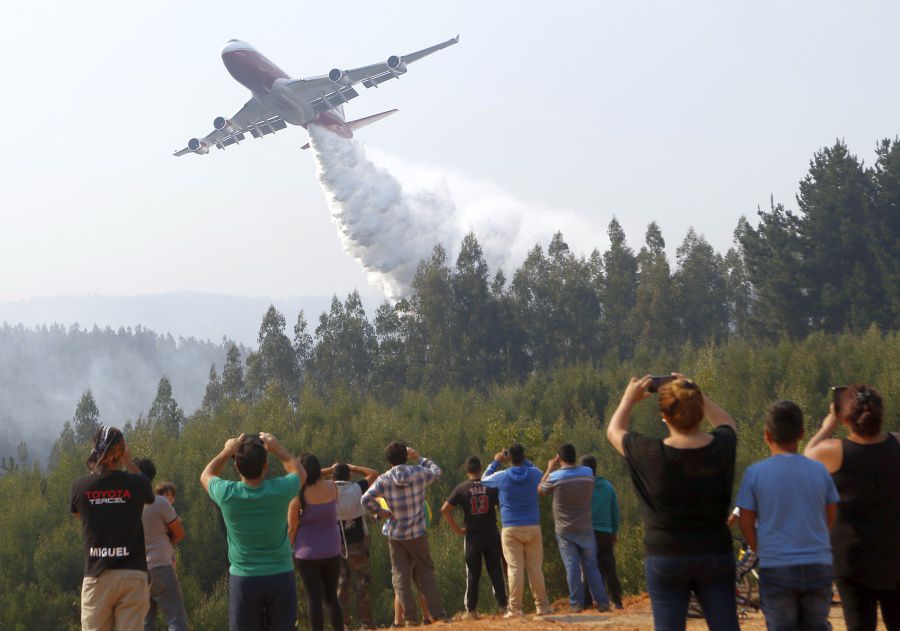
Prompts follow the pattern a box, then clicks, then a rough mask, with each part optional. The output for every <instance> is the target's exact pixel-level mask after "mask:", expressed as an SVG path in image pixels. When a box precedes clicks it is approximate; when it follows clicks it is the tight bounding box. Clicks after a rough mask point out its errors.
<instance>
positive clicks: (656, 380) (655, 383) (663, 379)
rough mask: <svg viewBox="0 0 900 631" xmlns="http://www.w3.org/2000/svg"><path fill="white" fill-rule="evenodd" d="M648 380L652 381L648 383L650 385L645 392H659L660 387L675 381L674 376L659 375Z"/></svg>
mask: <svg viewBox="0 0 900 631" xmlns="http://www.w3.org/2000/svg"><path fill="white" fill-rule="evenodd" d="M650 379H651V380H652V381H650V385H649V386H647V392H659V389H660V388H661V387H662V386H664V385H666V384H667V383H671V382H673V381H675V379H676V377H675V375H660V376H653V377H651V378H650Z"/></svg>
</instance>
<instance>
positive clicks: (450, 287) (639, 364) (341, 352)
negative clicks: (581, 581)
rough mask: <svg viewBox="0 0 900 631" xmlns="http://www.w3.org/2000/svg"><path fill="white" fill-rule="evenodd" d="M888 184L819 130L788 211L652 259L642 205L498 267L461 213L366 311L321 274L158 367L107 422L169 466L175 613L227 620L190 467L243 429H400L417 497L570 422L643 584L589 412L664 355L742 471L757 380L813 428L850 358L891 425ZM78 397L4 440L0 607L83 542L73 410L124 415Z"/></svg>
mask: <svg viewBox="0 0 900 631" xmlns="http://www.w3.org/2000/svg"><path fill="white" fill-rule="evenodd" d="M898 202H900V144H898V143H897V142H889V141H885V142H884V143H883V144H882V145H879V150H878V162H877V164H876V166H875V168H873V169H867V168H864V166H863V165H862V164H861V163H859V161H858V160H856V158H854V157H853V156H851V155H849V153H848V152H847V150H846V147H844V145H843V144H841V143H837V144H836V145H835V146H834V147H831V148H829V149H826V150H823V151H821V152H819V153H817V154H816V156H815V158H814V159H813V161H812V163H811V168H810V175H809V176H808V177H807V178H806V179H805V180H804V181H803V182H802V183H801V190H800V195H799V197H798V208H799V210H798V214H794V213H791V212H789V211H787V210H785V209H784V208H783V206H780V205H777V206H776V205H773V207H772V208H771V210H770V211H766V212H761V213H760V222H759V224H758V226H756V227H752V226H751V225H750V224H749V222H747V221H745V220H741V222H740V223H739V226H738V229H737V230H736V233H735V234H736V241H735V247H734V248H732V249H731V250H729V251H728V252H727V253H726V254H725V255H724V256H723V255H721V254H719V253H717V252H716V251H715V250H714V249H713V248H712V247H711V246H710V245H709V244H708V243H707V242H706V241H705V239H704V238H703V237H702V236H700V235H699V234H698V233H697V232H695V231H694V230H691V231H690V232H689V233H688V235H687V236H686V237H685V239H684V241H683V243H682V244H681V246H680V247H678V248H677V251H676V260H675V265H674V266H672V265H670V263H669V261H668V259H667V257H666V254H665V242H664V240H663V236H662V234H661V232H660V230H659V228H658V227H657V226H656V225H655V224H651V225H650V226H649V227H648V229H647V233H646V238H645V245H644V246H643V247H642V248H641V249H640V250H639V251H638V252H637V253H635V251H634V250H632V249H631V248H630V247H629V246H628V245H627V242H626V240H625V235H624V233H623V231H622V229H621V226H620V225H619V224H618V222H616V221H615V220H613V221H612V222H611V223H610V226H609V236H610V246H609V249H608V250H606V251H605V252H603V253H600V252H594V253H592V254H591V255H590V256H587V257H577V256H575V255H574V254H572V253H571V251H570V250H569V248H568V246H567V245H566V243H565V241H564V238H563V236H562V235H561V234H558V235H556V236H555V237H554V238H553V240H552V242H551V243H550V244H549V246H548V247H547V249H546V252H545V251H544V249H543V248H541V247H539V246H536V247H535V248H534V249H533V250H532V252H531V253H530V254H529V255H528V257H527V258H526V260H525V261H524V262H523V264H522V266H521V267H520V268H519V269H518V270H517V271H516V272H515V273H514V274H513V276H512V279H511V281H510V282H507V279H506V278H504V276H503V275H502V273H500V272H498V273H496V274H495V275H494V276H493V277H491V276H490V271H489V270H488V267H487V265H486V264H485V262H484V260H483V257H482V255H481V249H480V246H479V244H478V242H477V240H476V238H475V236H474V235H470V236H468V237H467V238H466V239H465V241H464V243H463V246H462V248H461V251H460V254H459V256H458V258H457V260H456V261H455V263H453V264H450V263H449V262H448V261H447V260H446V255H445V253H444V251H443V250H441V249H440V248H436V249H435V251H434V254H433V256H432V257H431V258H430V260H428V261H424V262H423V263H422V264H421V266H420V268H419V270H418V273H417V275H416V278H415V282H414V286H413V291H412V293H411V294H410V295H409V296H408V297H407V298H406V299H404V300H401V301H399V302H398V303H396V304H394V305H391V304H388V303H385V304H383V305H381V306H380V307H378V309H377V310H376V311H375V313H374V316H373V317H372V319H371V320H370V319H369V317H368V316H367V314H366V312H365V310H364V308H363V305H362V304H361V301H360V299H359V296H358V294H356V293H355V292H354V293H352V294H350V295H349V296H348V297H347V299H346V300H345V301H343V302H341V301H340V300H338V299H337V298H335V299H334V300H333V302H332V305H331V308H330V310H329V311H328V312H327V313H323V314H322V315H321V316H320V318H319V321H318V325H317V326H316V328H315V330H314V331H309V327H308V324H307V322H306V319H305V317H304V314H303V313H300V314H299V316H298V318H297V320H296V324H294V325H293V326H292V327H291V328H290V329H289V328H288V323H287V320H286V318H285V317H284V315H283V314H281V313H279V312H278V311H277V310H275V309H274V308H271V309H269V311H268V312H267V313H266V314H265V316H264V318H263V322H262V325H261V327H260V331H259V339H258V348H257V349H256V351H254V352H252V353H250V354H249V355H248V356H247V357H246V360H244V359H243V358H242V353H241V352H240V350H239V349H238V348H236V347H233V346H232V347H231V348H230V349H228V351H227V354H226V355H225V359H224V363H222V364H221V374H220V372H219V370H217V368H216V366H213V367H212V368H211V369H210V370H209V373H208V382H207V386H206V395H205V397H204V399H203V401H202V403H201V404H200V406H199V409H197V410H196V411H195V412H193V413H191V414H189V415H188V414H185V412H184V411H183V409H182V407H181V406H180V405H179V404H178V402H177V401H176V399H175V397H174V396H173V391H172V385H171V383H170V382H169V380H168V379H166V378H164V379H163V380H161V381H160V382H159V383H158V384H157V392H156V398H155V399H154V400H153V403H152V406H151V407H150V409H149V410H147V412H146V414H144V413H141V414H140V415H137V414H136V415H135V418H134V420H133V421H130V422H128V423H127V425H126V427H125V429H126V435H127V438H128V440H129V442H130V444H131V446H132V451H133V453H134V454H135V456H140V457H151V458H153V459H154V460H155V461H156V464H157V467H158V469H159V472H160V477H161V478H165V479H169V480H171V481H173V482H174V483H175V484H176V485H177V487H178V489H179V496H178V501H177V504H176V508H177V509H178V510H179V513H180V514H181V516H182V518H183V520H184V523H185V527H186V530H187V533H188V538H187V539H186V540H185V542H184V543H183V544H182V545H180V546H179V574H180V576H181V579H182V584H183V587H184V590H185V594H186V598H187V600H188V610H189V613H190V616H191V621H192V625H191V626H192V628H194V629H221V628H224V627H225V626H226V623H225V622H224V621H225V616H226V603H227V593H226V592H227V590H226V586H225V583H224V582H223V581H224V579H225V577H226V575H227V559H226V543H225V535H224V530H223V524H222V520H221V517H220V515H219V513H218V510H217V509H216V508H215V506H214V505H213V504H212V502H211V501H210V500H209V499H208V498H207V497H206V496H205V494H204V492H203V490H202V488H201V487H200V484H199V482H198V476H199V474H200V471H201V470H202V469H203V467H204V465H205V464H206V462H207V461H208V460H209V459H210V458H212V456H213V455H215V454H216V453H217V452H218V451H219V449H220V448H221V446H222V443H223V442H224V440H225V439H226V438H228V437H230V436H234V435H236V434H238V433H240V432H256V431H260V430H266V431H270V432H272V433H274V434H275V435H276V436H278V437H279V438H280V439H281V440H282V442H283V443H284V444H285V445H286V446H287V447H288V448H289V449H291V450H293V451H295V452H313V453H316V454H318V455H319V456H320V458H321V459H322V460H323V461H325V462H331V461H335V460H345V461H351V462H355V463H358V464H363V465H368V466H372V467H376V468H379V469H384V468H386V466H385V463H384V459H383V449H384V446H385V445H386V444H387V443H388V442H389V441H391V440H394V439H401V440H405V441H407V442H408V443H409V444H410V445H413V446H415V447H416V448H418V449H419V450H420V451H421V452H422V453H423V454H424V455H427V456H429V457H432V458H434V459H435V460H436V461H437V462H438V463H439V464H440V465H441V466H442V467H443V468H444V475H443V476H442V478H441V479H440V481H439V482H437V483H436V484H435V485H434V486H433V487H432V488H431V490H430V491H429V501H430V502H431V503H432V506H433V507H434V508H435V509H437V508H438V507H439V505H440V503H441V502H442V501H443V500H444V499H445V498H446V497H447V495H448V494H449V492H450V490H451V489H452V487H453V486H454V485H455V484H456V483H458V482H459V481H460V480H461V479H463V477H464V475H463V472H462V463H463V462H464V460H465V458H466V457H467V456H469V455H470V454H479V455H481V456H482V458H484V459H487V458H489V457H490V455H491V454H493V453H494V452H496V451H498V450H500V449H501V448H502V447H504V446H508V445H509V444H510V443H511V442H512V441H513V440H520V441H522V442H523V444H525V445H526V449H527V450H528V452H529V454H530V456H531V457H532V458H533V459H534V460H535V462H536V463H538V464H539V465H543V464H544V463H545V462H546V460H547V459H548V458H549V457H550V456H551V455H552V453H553V450H554V449H555V446H556V445H557V444H559V443H561V442H565V441H571V442H573V443H574V444H576V445H577V447H578V448H579V451H580V452H581V453H587V452H591V453H594V454H595V455H596V456H597V458H598V461H599V463H600V470H601V472H602V473H603V474H604V475H606V476H607V477H608V478H609V479H610V480H611V481H612V482H613V484H614V485H615V486H616V488H617V489H618V491H619V496H620V501H621V504H622V514H623V520H624V525H623V530H622V533H621V539H620V544H619V547H618V557H619V562H620V572H621V575H622V578H623V584H624V586H625V588H626V590H628V591H636V590H638V589H640V588H641V587H642V581H643V578H642V571H641V558H642V553H641V545H640V536H641V533H640V526H639V522H638V517H637V503H636V499H635V497H634V495H633V493H632V491H631V486H630V482H629V481H628V479H627V474H626V472H625V469H624V465H623V462H622V459H621V458H620V457H619V456H618V454H616V453H615V452H614V451H613V450H612V448H611V447H610V446H609V444H608V443H607V442H606V440H605V437H604V433H603V429H604V425H605V421H606V419H607V418H609V415H610V414H611V412H612V410H613V409H614V407H615V405H616V403H617V400H618V396H619V394H620V393H621V390H622V387H623V385H624V383H625V382H626V381H627V378H628V377H629V376H631V375H634V374H643V373H645V372H654V373H660V372H666V371H668V370H671V369H673V368H677V369H679V370H681V371H683V372H685V373H687V374H689V375H691V376H692V377H694V378H695V379H696V380H697V381H698V383H699V384H700V385H701V387H702V388H704V389H705V390H706V391H707V392H708V393H709V394H710V395H711V396H712V397H713V398H714V399H716V400H717V401H718V402H719V403H721V404H722V405H723V406H724V407H725V408H726V409H727V410H728V411H729V412H731V413H732V415H733V416H735V418H736V419H738V423H739V447H738V472H739V475H740V472H741V471H743V469H744V468H746V466H747V465H749V464H750V463H751V462H753V461H755V460H757V459H760V458H761V457H763V456H764V455H765V453H766V449H765V446H764V444H763V442H762V426H761V419H762V414H763V410H764V408H765V406H766V405H767V404H768V403H769V402H770V401H772V400H774V399H778V398H790V399H793V400H794V401H796V402H797V403H798V404H799V405H800V406H801V408H802V409H803V410H804V411H805V412H806V414H807V427H808V429H809V430H810V431H811V430H812V429H813V427H814V426H815V425H816V424H817V422H818V419H819V418H820V416H821V415H822V414H823V413H824V412H825V410H826V408H827V402H828V396H827V391H828V386H829V385H832V384H838V383H847V382H849V381H865V382H868V383H870V384H873V385H874V386H875V387H877V388H878V389H880V390H881V392H882V394H883V395H884V399H885V412H886V418H887V419H888V422H889V425H890V427H891V428H892V429H895V430H896V429H898V424H897V419H898V412H900V403H898V402H900V382H898V378H897V376H896V375H897V366H898V362H900V335H898V332H897V328H898V318H900V290H898V283H900V276H898V261H897V259H898V257H897V256H896V254H897V252H898V236H900V228H898V221H900V209H898ZM10 331H11V329H3V330H0V333H4V334H7V335H9V334H10ZM291 333H292V334H293V336H292V337H291ZM210 363H212V362H210ZM208 365H209V364H207V366H208ZM201 377H202V376H201ZM151 387H152V385H151ZM76 399H77V396H73V397H72V401H73V402H74V401H75V400H76ZM148 400H149V397H148ZM99 408H100V409H98V406H97V403H96V401H94V397H93V395H92V394H91V392H85V393H84V395H83V396H82V398H81V400H80V401H79V402H78V404H77V406H76V410H75V413H74V416H73V417H72V422H71V423H68V424H67V425H66V426H65V428H64V429H63V431H62V433H61V434H60V436H59V438H58V440H57V442H56V444H55V446H54V448H53V451H52V456H51V458H50V462H49V464H48V465H47V466H46V467H44V468H42V467H40V466H38V465H37V464H35V463H32V462H30V461H29V457H28V449H27V447H26V446H25V445H22V446H21V447H20V449H18V451H17V453H16V454H15V455H11V456H10V457H9V458H4V459H3V461H2V463H0V464H2V475H0V503H2V505H3V506H4V507H8V508H7V510H4V511H2V512H0V628H10V629H19V628H21V629H26V628H38V627H40V626H44V627H47V628H59V627H60V621H68V623H69V624H70V625H74V624H75V621H76V620H77V612H78V587H79V584H80V580H81V564H82V558H81V545H80V533H79V526H78V524H77V523H76V522H75V521H74V520H73V519H72V518H71V517H70V516H69V514H68V492H69V485H70V484H71V482H72V480H74V479H75V478H76V477H78V476H80V475H83V474H84V472H85V467H84V459H85V458H86V456H87V454H88V451H89V446H88V444H87V443H86V437H87V435H88V434H89V433H90V428H91V427H94V426H95V425H96V423H97V422H109V423H114V424H118V423H120V422H121V419H120V418H116V417H113V418H110V417H109V416H107V415H106V412H105V410H104V409H102V408H103V406H102V405H101V406H99ZM188 409H189V410H190V409H193V406H192V407H190V408H188ZM658 419H659V416H658V412H657V411H656V409H655V408H654V406H653V404H652V402H646V403H643V404H642V405H641V406H640V407H639V408H638V409H637V411H636V417H635V427H636V428H637V429H639V430H641V431H645V432H648V433H652V434H660V433H661V432H662V431H663V427H662V425H661V424H660V423H659V420H658ZM10 451H11V450H10ZM273 473H275V474H277V473H279V467H278V466H277V465H276V464H275V463H273ZM229 475H233V472H229ZM542 501H543V502H544V511H543V515H544V537H545V572H546V575H547V579H548V586H549V589H550V592H551V596H552V597H554V598H558V597H561V596H562V595H563V594H564V593H565V579H564V573H563V571H562V566H561V561H560V559H559V555H558V553H557V551H556V543H555V541H554V539H553V536H552V520H551V518H550V510H549V503H548V502H547V501H546V500H542ZM9 507H12V509H10V508H9ZM435 513H436V514H437V510H435ZM373 530H375V531H377V528H374V529H373ZM431 537H432V551H433V555H434V557H435V561H436V563H437V567H438V577H439V583H440V586H441V589H442V592H443V595H444V600H445V604H446V605H447V607H448V608H449V609H450V610H451V611H452V610H456V609H459V608H460V606H461V603H462V591H463V589H464V584H465V581H464V563H463V555H462V543H461V541H460V540H459V539H458V538H457V537H456V536H455V535H453V533H452V532H451V531H450V529H449V528H447V527H446V525H445V524H443V523H441V520H440V519H439V518H438V519H437V520H436V523H435V524H434V525H433V526H432V528H431ZM372 539H373V543H372V562H373V579H374V581H373V585H372V594H373V597H374V598H375V604H376V611H377V615H378V617H379V619H381V620H382V621H387V620H388V617H389V615H390V614H389V610H390V605H391V592H390V565H389V561H388V556H387V547H386V545H385V542H384V539H383V537H381V536H380V534H377V532H376V533H375V534H373V538H372ZM484 583H485V585H484V586H483V589H484V590H485V594H484V596H483V599H482V602H483V603H484V604H485V605H486V606H490V605H492V599H491V598H490V595H489V592H488V589H489V588H488V586H487V585H486V583H487V582H486V581H485V582H484ZM301 602H302V600H301Z"/></svg>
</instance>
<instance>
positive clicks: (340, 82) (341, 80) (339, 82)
mask: <svg viewBox="0 0 900 631" xmlns="http://www.w3.org/2000/svg"><path fill="white" fill-rule="evenodd" d="M328 80H329V81H331V82H332V83H333V84H334V85H336V86H338V87H340V86H344V85H350V84H351V83H352V82H351V81H350V77H348V76H347V73H345V72H344V71H343V70H341V69H340V68H332V69H331V70H329V71H328Z"/></svg>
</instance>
